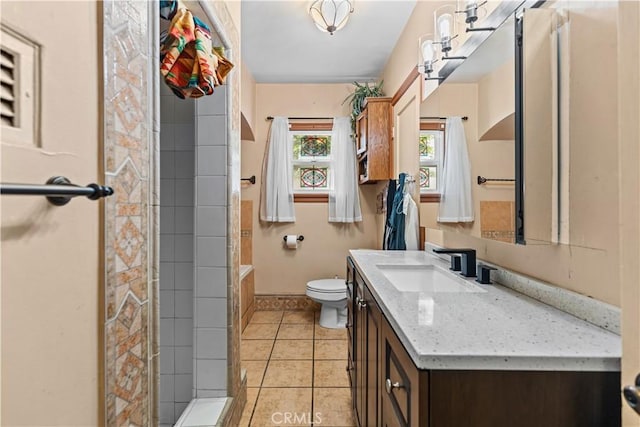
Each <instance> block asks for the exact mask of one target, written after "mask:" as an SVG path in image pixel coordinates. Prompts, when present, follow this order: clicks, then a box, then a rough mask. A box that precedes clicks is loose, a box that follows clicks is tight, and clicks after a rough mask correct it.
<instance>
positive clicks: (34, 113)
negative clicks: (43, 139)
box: [0, 24, 40, 147]
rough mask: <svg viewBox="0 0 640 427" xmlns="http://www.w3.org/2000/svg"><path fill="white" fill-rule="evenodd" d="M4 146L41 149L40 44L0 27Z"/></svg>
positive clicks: (0, 108) (0, 109)
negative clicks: (25, 145) (5, 144)
mask: <svg viewBox="0 0 640 427" xmlns="http://www.w3.org/2000/svg"><path fill="white" fill-rule="evenodd" d="M0 30H1V31H0V126H1V127H2V132H1V134H2V136H1V137H0V141H1V142H2V143H10V144H29V145H33V146H36V147H39V146H40V141H39V127H40V114H39V113H40V104H39V102H40V93H39V88H40V45H38V44H37V43H35V42H34V41H32V40H30V39H29V38H27V37H26V36H24V35H23V34H20V33H19V32H18V31H16V30H14V29H12V28H10V27H7V26H6V25H4V24H2V25H0Z"/></svg>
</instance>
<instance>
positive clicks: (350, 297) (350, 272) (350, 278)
mask: <svg viewBox="0 0 640 427" xmlns="http://www.w3.org/2000/svg"><path fill="white" fill-rule="evenodd" d="M354 283H355V266H354V265H353V260H352V259H351V257H347V280H346V285H347V340H348V350H347V353H348V354H347V367H346V368H347V374H348V376H349V386H350V387H351V394H352V396H351V397H352V400H353V401H354V402H355V390H356V389H355V372H354V369H355V367H354V360H355V354H356V353H355V335H354V334H355V330H354V329H353V326H354V315H355V313H354V311H355V310H354V309H355V298H354Z"/></svg>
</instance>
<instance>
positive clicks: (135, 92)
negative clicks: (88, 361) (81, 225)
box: [103, 0, 157, 426]
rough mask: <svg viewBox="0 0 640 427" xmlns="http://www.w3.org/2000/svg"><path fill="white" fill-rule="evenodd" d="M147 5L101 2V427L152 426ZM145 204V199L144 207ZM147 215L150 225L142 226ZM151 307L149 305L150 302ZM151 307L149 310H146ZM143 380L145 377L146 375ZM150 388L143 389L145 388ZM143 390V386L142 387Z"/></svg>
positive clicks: (152, 255) (152, 193) (153, 224)
mask: <svg viewBox="0 0 640 427" xmlns="http://www.w3.org/2000/svg"><path fill="white" fill-rule="evenodd" d="M154 6H155V5H154V3H152V2H143V1H116V0H106V1H105V2H104V3H103V14H104V33H103V34H104V40H103V46H104V55H105V58H104V64H105V67H104V81H105V86H104V126H105V130H104V153H105V157H104V158H105V165H104V169H105V182H107V183H108V185H110V186H112V187H113V188H114V189H115V197H111V198H108V199H106V200H105V224H106V230H105V256H106V263H105V268H106V281H105V324H104V336H105V344H104V345H105V349H104V354H105V375H106V378H105V399H106V404H105V408H106V413H105V425H107V426H147V425H151V424H152V420H153V418H154V417H153V416H151V413H154V412H155V409H154V407H155V405H153V404H151V402H152V400H153V396H154V395H155V393H154V392H153V391H152V390H153V388H154V387H153V386H152V383H153V382H154V381H153V375H152V373H153V372H154V369H150V365H151V363H150V359H152V357H153V354H150V351H149V350H150V342H151V341H150V329H151V328H150V324H153V322H150V317H153V316H154V310H155V307H153V306H152V304H150V303H149V302H150V292H153V288H152V287H151V288H150V283H154V279H157V277H156V274H153V268H152V266H153V265H155V263H156V262H157V260H156V256H155V255H156V246H157V244H156V242H155V241H154V239H153V236H154V233H155V231H156V230H157V227H156V226H157V220H156V218H155V216H154V215H155V214H154V212H156V210H155V209H153V207H154V205H157V200H156V199H157V197H155V195H157V191H152V186H153V185H154V184H155V181H151V180H150V175H151V173H150V172H151V171H155V169H156V168H155V167H152V166H154V165H155V160H156V158H155V156H154V158H153V159H152V158H151V157H150V151H151V150H150V148H151V147H153V146H154V145H155V144H156V143H157V133H156V132H154V129H153V128H152V123H153V118H154V109H153V108H152V104H151V100H152V99H153V97H152V96H151V95H152V89H153V88H152V87H151V83H150V81H152V79H149V78H147V76H148V73H149V70H151V69H152V66H153V62H154V61H153V59H152V58H151V56H150V53H149V46H152V44H151V41H152V40H153V38H154V37H155V36H154V34H153V30H154V29H155V26H153V25H150V19H149V18H150V16H151V15H150V13H151V12H152V9H154ZM152 196H154V197H153V199H152ZM150 213H151V216H152V217H153V220H152V221H151V223H150ZM153 300H154V301H155V298H154V299H153ZM150 306H151V307H150ZM150 373H151V375H150ZM150 380H151V381H150ZM150 383H151V384H150Z"/></svg>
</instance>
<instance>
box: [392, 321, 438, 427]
mask: <svg viewBox="0 0 640 427" xmlns="http://www.w3.org/2000/svg"><path fill="white" fill-rule="evenodd" d="M381 337H382V342H381V344H382V354H381V356H382V357H381V365H382V366H381V369H382V372H381V373H382V376H381V381H382V385H381V388H382V389H383V390H384V391H383V392H382V393H381V408H380V409H381V410H380V419H381V425H383V426H394V427H395V426H399V427H427V426H428V425H429V405H428V401H429V396H428V381H429V374H428V371H420V370H418V369H417V368H416V366H415V365H414V364H413V362H412V361H411V359H410V358H409V355H408V354H407V352H406V351H405V349H404V347H403V346H402V344H401V343H400V341H399V340H398V338H397V337H396V334H395V332H393V329H391V326H390V325H389V323H388V322H387V321H386V320H385V321H383V322H382V334H381ZM421 403H422V405H421Z"/></svg>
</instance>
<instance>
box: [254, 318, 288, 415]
mask: <svg viewBox="0 0 640 427" xmlns="http://www.w3.org/2000/svg"><path fill="white" fill-rule="evenodd" d="M282 317H284V313H283V316H282ZM282 317H280V323H278V328H277V329H276V335H275V336H274V337H273V340H272V343H271V351H270V352H269V358H268V359H267V364H266V365H265V366H264V372H263V373H262V380H261V381H260V386H259V387H258V395H257V396H256V401H255V403H254V404H253V409H252V410H251V416H250V417H249V427H251V423H252V422H253V415H254V414H255V412H256V407H257V406H258V399H259V398H260V394H261V393H262V384H263V383H264V377H265V376H266V375H267V368H268V367H269V362H271V355H272V354H273V349H274V347H275V346H276V337H277V336H278V332H280V325H282Z"/></svg>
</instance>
